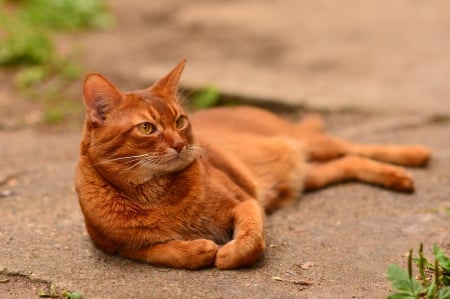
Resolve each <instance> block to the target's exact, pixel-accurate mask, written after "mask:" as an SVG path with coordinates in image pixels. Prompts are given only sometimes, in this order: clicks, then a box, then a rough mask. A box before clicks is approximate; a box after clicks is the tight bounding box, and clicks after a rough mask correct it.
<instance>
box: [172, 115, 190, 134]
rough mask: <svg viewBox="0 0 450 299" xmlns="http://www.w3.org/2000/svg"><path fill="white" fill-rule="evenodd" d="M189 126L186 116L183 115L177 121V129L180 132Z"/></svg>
mask: <svg viewBox="0 0 450 299" xmlns="http://www.w3.org/2000/svg"><path fill="white" fill-rule="evenodd" d="M187 124H188V119H187V117H186V116H184V115H181V116H180V117H178V118H177V120H176V121H175V127H176V128H177V129H178V130H181V129H184V128H185V127H186V126H187Z"/></svg>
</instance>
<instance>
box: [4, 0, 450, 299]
mask: <svg viewBox="0 0 450 299" xmlns="http://www.w3.org/2000/svg"><path fill="white" fill-rule="evenodd" d="M110 3H111V5H112V7H113V10H114V12H115V13H116V14H117V15H118V24H117V28H115V29H114V30H111V31H109V32H96V33H84V34H81V35H80V36H77V38H76V39H73V38H72V40H71V41H66V42H67V44H66V45H65V46H74V45H73V44H71V43H77V44H78V46H79V47H81V48H82V49H84V50H85V52H86V55H84V56H85V57H84V63H85V64H86V66H88V68H89V69H92V70H93V71H94V70H95V71H98V72H101V73H104V74H105V75H107V76H109V77H110V78H112V79H113V81H114V82H115V83H117V84H118V85H119V86H120V87H122V88H123V89H124V90H127V89H134V88H142V84H147V82H148V83H151V82H152V81H153V80H155V79H156V78H158V77H159V76H161V74H164V73H166V72H167V70H168V69H170V68H171V67H172V66H173V65H174V64H175V63H176V62H177V61H178V60H179V59H180V58H181V57H188V59H189V62H188V65H187V68H186V72H185V74H184V76H183V83H184V84H185V85H186V86H194V87H196V86H203V85H205V84H209V83H211V84H214V85H217V86H218V87H219V88H220V90H221V91H223V92H224V93H227V94H230V95H233V94H235V95H238V96H241V97H245V98H250V99H260V100H275V101H282V102H286V103H290V104H292V105H294V106H307V107H308V108H309V109H313V110H314V109H322V110H324V111H322V112H324V115H325V119H326V122H327V125H328V127H330V129H331V131H332V132H334V133H335V134H336V135H339V136H343V137H348V138H351V139H353V140H357V141H360V142H372V143H419V144H424V145H428V146H430V147H431V148H432V149H433V153H434V156H433V161H432V162H431V164H430V165H429V167H428V168H426V169H412V170H411V172H412V174H413V175H414V177H415V179H416V187H417V191H416V193H414V194H399V193H395V192H390V191H387V190H383V189H379V188H375V187H372V186H365V185H361V184H353V183H349V184H343V185H338V186H334V187H332V188H327V189H325V190H322V191H319V192H314V193H309V194H306V195H304V196H303V198H302V199H301V200H299V202H298V203H296V204H294V205H293V206H292V207H289V208H285V209H282V210H279V211H276V212H275V213H274V214H273V215H271V216H269V217H268V219H267V234H268V236H267V239H268V244H269V246H268V250H267V252H266V254H265V256H264V258H263V259H262V260H261V261H260V262H259V263H258V264H257V265H256V266H255V267H252V268H250V269H243V270H238V271H217V270H215V269H208V270H203V271H197V272H196V271H180V270H172V269H164V268H157V267H152V266H150V265H146V264H143V263H136V262H133V261H129V260H125V259H122V258H119V257H115V256H110V255H106V254H104V253H102V252H101V251H99V250H97V249H96V248H95V247H94V246H93V245H92V244H91V242H90V240H89V238H88V236H87V234H86V232H85V229H84V224H83V217H82V214H81V212H80V209H79V207H78V202H77V198H76V194H75V191H74V187H73V178H74V168H75V165H76V160H77V156H78V142H79V136H80V129H77V130H68V131H66V130H50V131H49V130H43V129H39V128H33V127H31V128H24V129H21V130H17V131H12V130H10V131H6V130H5V131H0V156H1V159H0V271H1V272H0V298H37V295H36V294H37V290H36V289H35V288H36V287H37V285H38V284H44V285H45V284H46V283H47V284H48V283H50V282H53V283H55V284H56V285H57V286H58V287H60V288H66V289H70V290H78V291H80V292H81V293H82V294H84V295H85V297H86V298H176V297H178V298H294V297H297V298H384V297H386V295H387V294H388V293H389V283H388V281H387V279H386V277H385V272H386V269H387V266H388V265H389V264H390V263H397V264H400V265H404V262H405V253H406V252H407V251H408V250H409V249H410V248H414V249H417V248H418V246H419V244H420V243H421V242H424V243H425V246H426V248H425V250H426V252H427V254H429V252H430V248H431V246H432V244H434V243H436V244H439V245H440V246H442V247H443V248H444V249H445V250H446V251H447V252H450V243H449V242H450V241H449V240H450V233H449V226H450V221H449V217H450V214H449V213H448V207H449V206H450V203H449V198H448V196H449V194H450V171H449V169H450V138H449V137H450V121H449V119H450V104H449V99H450V97H449V95H450V89H449V88H448V79H449V78H450V59H449V56H450V54H449V53H450V39H448V36H449V32H450V26H449V25H450V24H449V23H450V18H449V14H450V4H449V3H448V2H446V1H437V0H430V1H427V2H411V1H408V0H399V1H395V3H394V2H392V1H387V0H381V1H364V2H363V1H325V0H318V1H303V0H302V1H294V0H291V1H288V0H284V1H281V0H270V1H269V0H266V1H256V0H255V1H251V0H246V1H200V0H195V1H182V0H170V1H164V2H163V1H151V2H150V1H146V0H129V1H119V0H112V1H111V2H110ZM309 262H312V263H309ZM304 263H309V265H312V267H310V268H309V269H303V268H302V264H304ZM18 274H21V275H22V274H23V275H24V276H17V275H18ZM17 277H22V278H23V279H22V280H23V281H21V282H20V283H19V282H17V283H16V280H15V279H13V278H17ZM4 279H9V280H10V282H4V283H1V281H3V280H4Z"/></svg>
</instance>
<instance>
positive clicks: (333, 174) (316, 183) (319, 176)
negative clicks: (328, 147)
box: [305, 155, 414, 192]
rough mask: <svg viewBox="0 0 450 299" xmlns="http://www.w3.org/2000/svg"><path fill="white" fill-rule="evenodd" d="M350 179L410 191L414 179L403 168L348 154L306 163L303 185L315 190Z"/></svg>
mask: <svg viewBox="0 0 450 299" xmlns="http://www.w3.org/2000/svg"><path fill="white" fill-rule="evenodd" d="M351 180H357V181H361V182H366V183H371V184H376V185H380V186H383V187H385V188H388V189H393V190H397V191H403V192H412V191H414V182H413V180H412V178H411V176H410V174H409V173H408V172H407V171H406V170H405V169H404V168H402V167H398V166H393V165H390V164H387V163H382V162H377V161H373V160H371V159H368V158H364V157H360V156H357V155H348V156H344V157H342V158H339V159H336V160H332V161H329V162H325V163H310V164H309V167H308V170H307V174H306V179H305V189H306V190H315V189H319V188H322V187H325V186H327V185H331V184H334V183H339V182H345V181H351Z"/></svg>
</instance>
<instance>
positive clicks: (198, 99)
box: [191, 85, 220, 109]
mask: <svg viewBox="0 0 450 299" xmlns="http://www.w3.org/2000/svg"><path fill="white" fill-rule="evenodd" d="M219 100H220V92H219V90H218V89H217V87H215V86H213V85H208V86H205V87H203V88H201V89H199V90H197V91H195V92H194V93H193V94H192V95H191V103H192V105H193V106H194V108H196V109H205V108H210V107H213V106H216V105H217V104H218V103H219Z"/></svg>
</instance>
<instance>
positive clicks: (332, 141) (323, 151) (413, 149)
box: [298, 132, 431, 166]
mask: <svg viewBox="0 0 450 299" xmlns="http://www.w3.org/2000/svg"><path fill="white" fill-rule="evenodd" d="M298 138H299V139H300V140H303V142H304V144H305V150H306V152H307V154H308V156H309V158H310V160H312V161H327V160H331V159H335V158H338V157H342V156H345V155H352V154H353V155H359V156H362V157H367V158H371V159H374V160H378V161H382V162H388V163H394V164H399V165H404V166H423V165H425V164H426V163H427V162H428V161H429V160H430V158H431V150H430V149H429V148H427V147H425V146H420V145H375V144H360V143H354V142H350V141H346V140H343V139H340V138H336V137H332V136H328V135H323V134H311V133H310V134H305V133H303V134H302V133H301V132H299V137H298Z"/></svg>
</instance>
